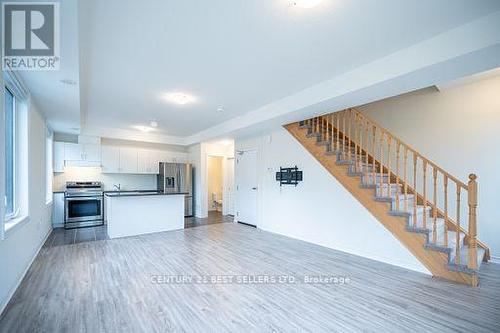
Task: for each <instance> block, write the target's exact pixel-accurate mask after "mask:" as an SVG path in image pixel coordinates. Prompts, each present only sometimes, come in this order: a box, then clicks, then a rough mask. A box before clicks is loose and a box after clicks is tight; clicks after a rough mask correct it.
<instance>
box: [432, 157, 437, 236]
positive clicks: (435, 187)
mask: <svg viewBox="0 0 500 333" xmlns="http://www.w3.org/2000/svg"><path fill="white" fill-rule="evenodd" d="M432 177H433V179H434V193H433V196H432V198H433V199H434V207H433V210H432V216H433V222H432V242H433V243H434V244H436V243H437V170H436V168H435V167H434V166H433V167H432Z"/></svg>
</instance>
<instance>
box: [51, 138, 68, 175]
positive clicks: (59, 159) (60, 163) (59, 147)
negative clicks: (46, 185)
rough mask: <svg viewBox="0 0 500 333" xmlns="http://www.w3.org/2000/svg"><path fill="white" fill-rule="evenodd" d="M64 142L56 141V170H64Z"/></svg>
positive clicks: (54, 168)
mask: <svg viewBox="0 0 500 333" xmlns="http://www.w3.org/2000/svg"><path fill="white" fill-rule="evenodd" d="M64 150H65V149H64V143H63V142H54V164H53V166H52V168H53V170H54V172H64Z"/></svg>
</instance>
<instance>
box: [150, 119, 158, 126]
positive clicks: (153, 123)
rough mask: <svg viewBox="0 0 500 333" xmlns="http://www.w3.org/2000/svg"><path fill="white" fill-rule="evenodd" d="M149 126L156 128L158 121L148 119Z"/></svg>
mask: <svg viewBox="0 0 500 333" xmlns="http://www.w3.org/2000/svg"><path fill="white" fill-rule="evenodd" d="M149 126H151V127H153V128H157V127H158V122H157V121H156V120H150V121H149Z"/></svg>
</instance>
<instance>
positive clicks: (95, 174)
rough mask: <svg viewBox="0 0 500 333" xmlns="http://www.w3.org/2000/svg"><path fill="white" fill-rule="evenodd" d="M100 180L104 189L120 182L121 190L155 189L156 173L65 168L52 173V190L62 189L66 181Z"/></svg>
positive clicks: (109, 188) (111, 187) (110, 188)
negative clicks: (64, 170)
mask: <svg viewBox="0 0 500 333" xmlns="http://www.w3.org/2000/svg"><path fill="white" fill-rule="evenodd" d="M91 180H94V181H101V182H102V183H103V185H104V190H106V191H107V190H113V185H114V184H117V185H118V184H120V185H121V189H122V190H135V189H137V190H151V189H156V175H134V174H104V173H102V172H101V169H100V168H88V167H87V168H79V167H73V168H67V169H66V172H64V173H56V174H54V183H53V185H54V186H53V190H54V191H63V190H64V188H65V186H66V182H67V181H91Z"/></svg>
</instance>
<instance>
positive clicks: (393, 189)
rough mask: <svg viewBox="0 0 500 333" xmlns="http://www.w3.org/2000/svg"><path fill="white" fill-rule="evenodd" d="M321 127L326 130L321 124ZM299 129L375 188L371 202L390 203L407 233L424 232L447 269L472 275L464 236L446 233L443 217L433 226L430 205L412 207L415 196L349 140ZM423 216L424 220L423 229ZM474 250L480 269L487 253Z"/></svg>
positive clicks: (311, 128)
mask: <svg viewBox="0 0 500 333" xmlns="http://www.w3.org/2000/svg"><path fill="white" fill-rule="evenodd" d="M320 127H321V128H323V129H325V127H323V126H322V125H321V124H320ZM300 128H301V129H307V134H306V136H307V137H308V138H310V140H314V141H315V144H316V145H317V146H322V145H324V146H325V147H326V149H325V150H326V151H325V152H323V153H324V154H326V155H330V156H332V158H336V163H337V164H339V165H348V174H349V175H350V176H353V177H354V176H356V177H360V183H361V187H365V188H372V189H375V196H374V200H376V201H387V202H390V203H391V205H390V206H391V208H390V211H389V214H391V215H395V216H403V217H406V218H407V229H408V231H409V232H411V231H412V230H411V229H412V228H413V227H415V229H416V231H417V232H418V233H421V234H422V233H424V234H425V235H426V237H427V239H426V240H427V242H426V245H425V247H426V248H430V249H431V250H432V249H433V250H437V251H441V252H445V253H449V256H448V259H449V260H448V263H447V265H448V268H449V269H450V270H454V271H462V272H466V273H472V274H474V273H475V272H473V271H470V270H469V269H468V268H467V260H468V252H469V250H468V246H467V245H465V244H464V239H465V236H466V234H465V233H464V232H461V231H460V232H459V239H458V242H457V232H456V231H454V230H445V224H446V222H445V220H444V219H443V218H436V220H435V224H434V218H433V216H432V207H431V206H428V205H426V206H425V207H424V206H423V205H417V206H416V207H415V206H414V203H415V198H416V196H415V194H410V193H407V194H406V195H405V194H404V193H403V188H404V187H405V185H404V183H403V182H402V181H401V182H400V183H396V182H394V180H393V179H390V178H392V177H389V175H388V174H387V173H382V174H381V173H380V172H377V167H378V166H374V165H373V162H372V163H370V162H368V161H367V156H366V152H365V153H359V151H357V150H356V147H355V146H354V145H352V144H350V142H349V141H347V140H345V139H343V138H341V139H340V140H337V137H336V136H335V135H334V136H333V137H331V136H330V137H328V136H327V139H326V140H325V139H324V137H325V136H324V133H325V132H319V131H315V129H316V128H317V127H315V125H314V124H312V125H311V124H306V123H300ZM398 203H399V205H398ZM406 205H407V206H408V207H407V209H405V206H406ZM398 208H401V209H398ZM415 210H416V214H415ZM424 217H425V220H426V224H425V228H424ZM445 235H446V237H445ZM420 237H421V236H420ZM445 238H447V244H446V247H445V244H444V243H445ZM457 247H458V248H459V249H460V251H459V252H460V265H456V264H455V263H454V262H455V256H456V249H457ZM477 251H478V265H477V267H478V269H479V267H480V265H481V262H482V260H483V258H484V255H485V253H486V251H485V250H484V249H483V248H481V247H478V250H477Z"/></svg>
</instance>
